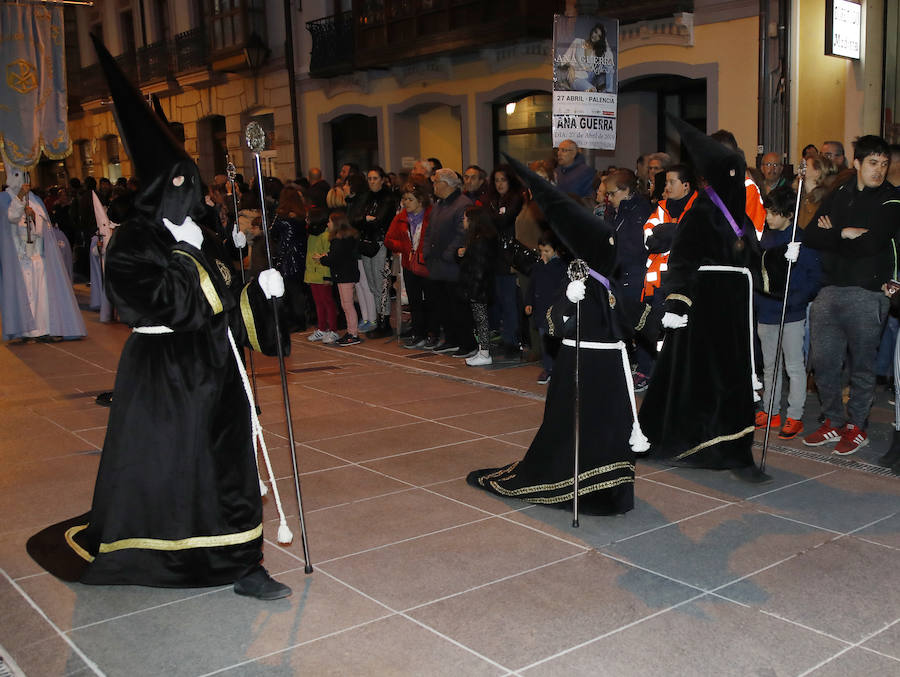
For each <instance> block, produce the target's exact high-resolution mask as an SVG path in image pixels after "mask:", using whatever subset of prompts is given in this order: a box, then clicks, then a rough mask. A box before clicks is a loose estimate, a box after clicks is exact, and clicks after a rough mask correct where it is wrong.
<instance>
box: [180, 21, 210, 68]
mask: <svg viewBox="0 0 900 677" xmlns="http://www.w3.org/2000/svg"><path fill="white" fill-rule="evenodd" d="M208 64H209V43H208V42H207V38H206V29H205V28H204V27H203V26H199V27H197V28H192V29H191V30H189V31H185V32H184V33H179V34H178V35H176V36H175V69H176V70H177V71H178V72H179V73H184V72H185V71H190V70H194V69H197V68H203V67H204V66H207V65H208Z"/></svg>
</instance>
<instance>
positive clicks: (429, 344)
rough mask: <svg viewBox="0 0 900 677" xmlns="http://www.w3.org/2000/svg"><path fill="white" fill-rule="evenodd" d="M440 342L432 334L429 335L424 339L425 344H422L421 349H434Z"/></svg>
mask: <svg viewBox="0 0 900 677" xmlns="http://www.w3.org/2000/svg"><path fill="white" fill-rule="evenodd" d="M440 344H441V342H440V341H438V340H437V339H436V338H435V337H434V336H429V337H428V338H427V339H425V344H424V345H423V346H422V350H434V349H435V348H437V347H438V346H439V345H440Z"/></svg>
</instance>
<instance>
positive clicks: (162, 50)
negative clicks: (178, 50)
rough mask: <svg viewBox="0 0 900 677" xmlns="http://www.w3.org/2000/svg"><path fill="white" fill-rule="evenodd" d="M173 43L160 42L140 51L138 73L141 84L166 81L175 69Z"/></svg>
mask: <svg viewBox="0 0 900 677" xmlns="http://www.w3.org/2000/svg"><path fill="white" fill-rule="evenodd" d="M173 61H174V60H173V58H172V43H171V42H169V41H168V40H160V41H159V42H154V43H153V44H150V45H147V46H146V47H141V48H140V49H139V50H138V73H139V74H140V80H141V82H152V81H155V80H165V79H166V78H167V77H168V76H169V74H170V73H171V72H172V69H173V65H174V64H173Z"/></svg>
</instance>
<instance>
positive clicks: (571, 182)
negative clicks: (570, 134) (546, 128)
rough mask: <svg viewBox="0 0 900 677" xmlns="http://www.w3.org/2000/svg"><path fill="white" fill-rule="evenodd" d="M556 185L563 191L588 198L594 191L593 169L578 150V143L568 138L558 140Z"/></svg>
mask: <svg viewBox="0 0 900 677" xmlns="http://www.w3.org/2000/svg"><path fill="white" fill-rule="evenodd" d="M557 156H558V158H559V166H558V167H557V168H556V185H557V186H559V189H560V190H561V191H562V192H563V193H567V194H570V195H577V196H578V197H580V198H582V199H583V198H589V197H591V196H592V195H593V193H594V174H595V172H594V170H593V169H592V168H591V167H589V166H588V165H587V163H586V162H585V161H584V155H582V154H581V153H579V152H578V145H577V144H576V143H575V142H574V141H571V140H569V139H566V140H565V141H562V142H560V144H559V150H558V151H557Z"/></svg>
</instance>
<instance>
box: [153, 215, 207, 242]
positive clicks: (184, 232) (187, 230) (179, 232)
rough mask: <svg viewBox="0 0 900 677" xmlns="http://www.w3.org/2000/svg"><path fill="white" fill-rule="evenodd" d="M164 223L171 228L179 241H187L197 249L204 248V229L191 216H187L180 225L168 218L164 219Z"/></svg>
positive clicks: (170, 230)
mask: <svg viewBox="0 0 900 677" xmlns="http://www.w3.org/2000/svg"><path fill="white" fill-rule="evenodd" d="M163 225H165V227H166V228H168V229H169V232H170V233H172V235H173V236H174V237H175V239H176V240H178V241H179V242H187V243H188V244H190V245H193V246H195V247H196V248H197V249H202V248H203V231H202V230H200V226H198V225H197V224H196V223H194V221H193V220H192V219H191V217H190V216H186V217H185V219H184V223H182V224H181V225H180V226H179V225H175V224H174V223H172V222H171V221H169V219H166V218H164V219H163Z"/></svg>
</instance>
